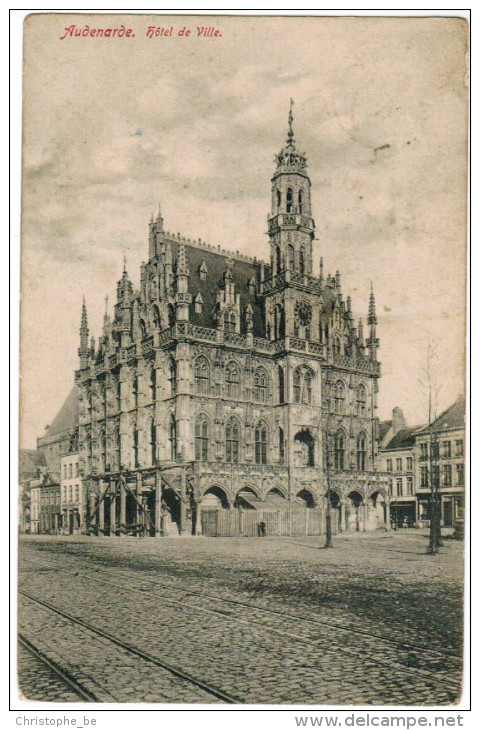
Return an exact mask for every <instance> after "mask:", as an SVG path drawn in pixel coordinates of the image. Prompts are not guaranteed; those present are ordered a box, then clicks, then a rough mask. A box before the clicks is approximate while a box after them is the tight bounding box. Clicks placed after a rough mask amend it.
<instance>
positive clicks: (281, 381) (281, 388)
mask: <svg viewBox="0 0 480 730" xmlns="http://www.w3.org/2000/svg"><path fill="white" fill-rule="evenodd" d="M278 402H279V403H285V373H284V372H283V368H282V367H281V365H279V366H278Z"/></svg>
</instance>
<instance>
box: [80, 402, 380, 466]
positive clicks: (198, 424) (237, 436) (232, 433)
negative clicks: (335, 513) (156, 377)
mask: <svg viewBox="0 0 480 730" xmlns="http://www.w3.org/2000/svg"><path fill="white" fill-rule="evenodd" d="M141 433H142V432H140V431H139V430H138V429H134V431H133V439H132V448H131V456H132V460H133V465H134V467H135V468H139V467H141V466H146V465H145V464H141V463H140V453H141V446H142V444H141ZM276 434H277V436H276V438H277V443H273V441H272V438H271V436H270V429H269V427H268V425H267V424H266V423H265V421H263V420H260V421H258V422H257V424H256V425H255V428H254V446H255V463H256V464H259V465H264V464H268V463H269V462H270V460H271V458H272V457H271V453H270V449H271V447H275V448H276V449H277V450H278V463H280V464H283V463H284V458H285V437H284V431H283V429H282V428H281V427H279V428H278V429H276ZM148 435H149V444H148V446H149V449H148V451H149V459H150V464H151V465H155V464H156V463H158V459H157V451H158V431H157V427H156V426H155V424H152V425H151V426H150V429H149V434H148ZM168 437H169V442H170V458H171V460H172V461H176V460H177V440H178V439H177V420H176V418H175V416H174V415H173V414H172V415H171V417H170V424H169V431H168ZM330 439H331V440H332V443H330ZM293 441H294V445H295V451H296V462H295V466H315V455H314V438H313V436H312V434H311V433H310V431H309V430H308V429H306V430H302V431H299V432H298V433H297V434H296V435H295V436H294V439H293ZM98 443H99V447H100V448H99V455H100V465H101V466H103V467H105V466H106V464H107V463H108V459H107V441H106V436H105V431H102V432H101V434H100V436H99V439H98ZM242 443H243V442H242V439H241V426H240V422H239V420H238V419H237V418H236V417H235V416H231V417H230V418H229V419H228V420H227V422H226V424H225V430H224V446H225V449H224V460H225V461H226V462H227V463H230V464H237V463H240V462H241V461H242V451H241V449H242ZM347 443H348V440H347V435H346V433H345V431H344V430H343V429H342V428H340V429H338V430H337V431H336V432H335V433H334V434H333V435H332V436H331V437H330V438H329V446H328V449H327V451H328V452H330V450H331V451H332V453H328V461H329V464H330V465H331V466H333V467H334V468H335V469H345V464H346V455H347V451H346V445H347ZM367 444H368V439H367V435H366V433H364V432H361V433H360V434H359V435H358V436H357V439H356V466H357V469H358V470H359V471H365V469H366V464H367ZM211 448H212V434H211V423H210V419H209V418H208V416H207V415H206V414H204V413H200V414H198V415H197V417H196V420H195V459H196V461H209V460H211V458H212V453H211ZM86 455H87V458H91V455H92V440H91V437H90V435H89V434H87V438H86ZM111 456H112V458H111V464H110V466H111V468H113V469H115V468H116V469H118V468H120V465H121V464H122V453H121V441H120V433H119V430H118V428H117V429H115V431H114V433H113V450H112V453H111ZM87 470H88V465H87Z"/></svg>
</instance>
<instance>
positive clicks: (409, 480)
mask: <svg viewBox="0 0 480 730" xmlns="http://www.w3.org/2000/svg"><path fill="white" fill-rule="evenodd" d="M391 494H392V497H410V496H413V477H406V480H405V488H404V481H403V479H402V477H397V479H395V483H394V484H393V483H392V485H391Z"/></svg>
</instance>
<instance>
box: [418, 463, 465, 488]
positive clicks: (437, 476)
mask: <svg viewBox="0 0 480 730" xmlns="http://www.w3.org/2000/svg"><path fill="white" fill-rule="evenodd" d="M454 467H455V472H453V469H452V464H443V465H442V466H440V465H439V464H436V465H434V466H433V467H432V469H431V470H430V469H429V468H428V466H421V467H420V487H421V488H422V489H431V488H432V486H433V487H434V488H435V487H452V486H453V487H463V486H464V484H465V470H464V465H463V464H454ZM453 473H454V474H455V478H454V480H453V481H452V474H453Z"/></svg>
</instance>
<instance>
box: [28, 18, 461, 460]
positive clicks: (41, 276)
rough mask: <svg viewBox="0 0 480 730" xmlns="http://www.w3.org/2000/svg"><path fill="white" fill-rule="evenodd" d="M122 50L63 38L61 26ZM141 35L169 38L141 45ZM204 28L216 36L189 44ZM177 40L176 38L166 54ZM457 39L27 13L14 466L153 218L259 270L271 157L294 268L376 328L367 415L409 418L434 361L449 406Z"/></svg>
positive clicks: (383, 25) (457, 241) (453, 348)
mask: <svg viewBox="0 0 480 730" xmlns="http://www.w3.org/2000/svg"><path fill="white" fill-rule="evenodd" d="M87 22H88V24H89V26H90V28H109V27H120V25H121V24H122V23H124V24H125V26H126V27H131V28H132V30H133V33H134V37H132V38H126V37H124V38H110V39H107V38H90V37H89V38H83V37H80V38H75V37H74V38H69V37H67V38H65V39H63V40H61V39H60V36H62V35H63V34H64V33H65V30H64V29H65V27H68V26H70V25H72V24H76V26H77V27H79V28H83V27H84V26H85V23H87ZM149 25H155V26H162V27H164V28H167V29H168V28H170V27H171V26H173V28H174V31H173V33H174V35H173V36H159V37H154V38H151V39H150V38H147V37H146V31H147V28H148V26H149ZM203 25H206V26H209V25H213V26H215V27H216V28H218V29H219V31H220V33H221V35H219V36H218V37H216V38H215V37H213V38H212V37H210V38H205V37H197V31H196V27H197V26H203ZM182 26H186V27H187V28H190V29H191V35H190V37H179V36H178V35H176V33H177V32H178V30H179V29H180V28H182ZM466 39H467V26H466V25H465V23H464V21H461V20H456V19H441V18H431V19H421V18H416V19H399V18H382V19H379V18H371V19H368V18H293V17H290V18H272V17H270V18H260V17H237V18H227V17H218V18H212V17H209V18H188V17H186V16H182V17H180V16H177V17H171V18H170V17H167V16H157V17H152V16H139V15H137V16H111V15H109V16H102V15H96V16H89V17H87V16H85V15H84V16H81V15H76V16H75V15H71V16H69V15H55V14H53V15H31V16H29V19H28V20H27V22H26V25H25V43H24V59H25V61H24V128H23V135H24V148H23V213H22V312H21V327H22V346H21V373H22V405H21V414H22V425H21V445H22V446H24V447H34V446H35V440H36V437H37V436H39V435H42V434H43V432H44V427H45V425H46V424H48V423H51V421H52V420H53V418H54V416H55V414H56V412H57V410H58V408H59V407H60V406H61V404H62V402H63V400H64V399H65V397H66V396H67V394H68V392H69V390H70V388H71V386H72V383H73V371H74V369H75V368H76V367H77V366H78V358H77V354H76V351H77V347H78V328H79V323H80V308H81V301H82V295H83V294H85V297H86V300H87V307H88V314H89V324H90V330H91V334H94V335H95V336H98V335H99V334H100V328H101V320H102V316H103V311H104V306H105V303H104V297H105V295H106V294H108V295H109V297H110V305H111V303H112V302H113V296H114V290H115V284H116V281H117V279H118V278H119V277H120V275H121V270H122V263H123V256H124V255H126V256H127V266H128V270H129V273H130V276H131V278H132V280H133V281H134V284H138V281H139V265H140V262H141V261H142V260H145V258H146V256H147V251H148V221H149V218H150V215H151V213H152V212H155V211H156V210H157V208H158V203H159V202H161V205H162V213H163V215H164V218H165V226H166V229H167V230H170V231H175V232H177V231H180V232H182V233H183V234H184V235H186V236H189V237H192V238H198V237H201V238H202V239H204V240H206V241H208V242H211V243H215V244H220V245H221V246H222V247H224V248H230V249H233V250H235V249H239V250H241V251H244V252H246V253H250V254H256V255H258V256H264V257H265V258H267V257H268V255H269V247H268V237H267V236H266V235H265V231H266V218H267V214H268V209H269V203H270V178H271V175H272V173H273V170H274V162H273V158H274V154H275V153H276V152H278V151H279V149H280V147H281V146H282V144H283V141H284V138H285V134H286V123H287V114H288V105H289V99H290V97H293V98H294V100H295V106H294V116H295V123H294V126H295V133H296V138H297V141H298V144H299V146H300V147H301V148H302V149H304V150H305V152H306V153H307V157H308V164H309V174H310V177H311V181H312V189H313V193H312V198H313V209H314V218H315V222H316V227H317V240H316V241H315V243H314V247H315V267H316V269H317V271H318V268H317V267H318V259H319V257H320V255H323V256H324V261H325V269H326V273H328V272H332V273H334V272H335V270H336V269H339V270H340V271H341V274H342V289H343V292H344V295H345V296H347V294H350V295H351V297H352V307H353V310H354V315H355V317H356V318H358V317H360V316H362V317H363V318H364V319H365V315H366V311H367V305H368V294H369V287H370V281H373V284H374V288H375V294H376V300H377V310H378V315H379V324H378V335H379V337H380V346H381V349H380V351H379V358H380V360H381V361H382V372H383V377H382V380H381V382H380V394H379V416H380V417H381V418H388V417H389V414H390V413H391V409H392V407H394V406H395V405H399V406H401V407H402V408H403V409H404V412H405V415H406V417H407V420H408V422H409V423H410V424H412V425H413V424H415V423H420V422H422V421H424V420H425V411H426V409H425V399H424V397H423V396H422V393H421V389H420V388H419V386H418V378H419V372H420V370H421V367H422V364H423V362H424V359H425V351H426V345H427V342H428V340H429V339H432V338H433V339H434V340H436V341H437V343H438V352H439V365H438V375H439V378H440V380H441V385H442V390H441V396H440V403H439V406H440V407H442V406H447V405H449V403H450V402H451V401H452V400H453V399H455V397H456V396H457V394H458V393H459V392H460V391H461V390H462V388H463V360H464V310H465V293H464V282H465V235H466V234H465V218H466V181H465V174H466V112H467V89H466V85H465V84H466V80H465V76H466V61H465V54H466V51H467V48H466V43H467V40H466Z"/></svg>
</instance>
